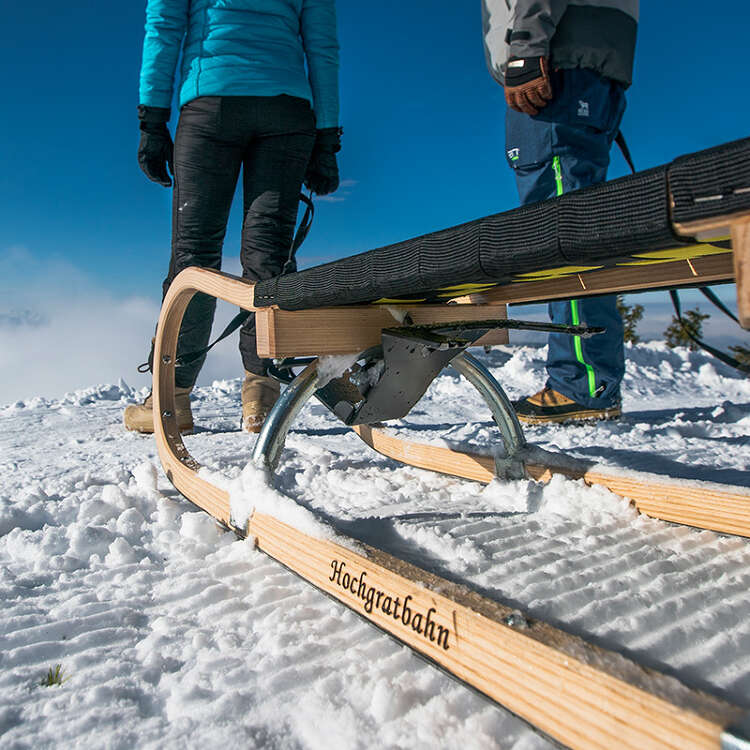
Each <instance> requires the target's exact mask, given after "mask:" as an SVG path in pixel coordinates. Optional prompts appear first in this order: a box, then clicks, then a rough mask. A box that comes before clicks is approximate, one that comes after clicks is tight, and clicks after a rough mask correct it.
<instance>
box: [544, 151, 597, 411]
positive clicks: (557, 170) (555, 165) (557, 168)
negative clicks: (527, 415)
mask: <svg viewBox="0 0 750 750" xmlns="http://www.w3.org/2000/svg"><path fill="white" fill-rule="evenodd" d="M552 171H553V172H554V174H555V187H556V189H557V194H558V195H562V194H563V178H562V165H561V164H560V157H559V156H556V157H555V158H554V159H552ZM570 314H571V318H572V320H573V325H574V326H579V325H581V316H580V315H579V313H578V300H575V299H573V300H571V301H570ZM573 348H574V349H575V353H576V359H577V360H578V361H579V362H580V363H581V364H582V365H583V366H584V367H585V368H586V375H587V377H588V380H589V396H591V398H594V397H595V396H596V373H595V372H594V368H593V367H592V366H591V365H590V364H589V363H588V362H587V361H586V360H585V359H584V358H583V341H582V340H581V337H580V336H575V337H574V338H573Z"/></svg>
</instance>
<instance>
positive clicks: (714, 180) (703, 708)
mask: <svg viewBox="0 0 750 750" xmlns="http://www.w3.org/2000/svg"><path fill="white" fill-rule="evenodd" d="M748 264H750V139H746V140H743V141H738V142H735V143H732V144H727V145H726V146H722V147H718V148H716V149H710V150H708V151H705V152H700V153H698V154H694V155H691V156H688V157H682V158H681V159H678V160H676V161H675V162H673V163H672V164H670V165H667V166H665V167H661V168H657V169H653V170H649V171H647V172H644V173H640V174H637V175H635V176H633V177H628V178H623V179H622V180H616V181H613V182H611V183H605V184H604V185H598V186H595V187H592V188H588V189H586V190H581V191H577V192H574V193H569V194H568V195H565V196H562V197H560V198H557V199H553V200H551V201H545V202H543V203H540V204H537V205H535V206H527V207H523V208H520V209H516V210H514V211H509V212H506V213H503V214H497V215H495V216H490V217H486V218H484V219H479V220H476V221H474V222H469V223H468V224H464V225H462V226H459V227H455V228H452V229H449V230H445V231H443V232H436V233H433V234H430V235H425V236H423V237H420V238H416V239H414V240H409V241H407V242H403V243H399V244H397V245H391V246H388V247H385V248H380V249H378V250H373V251H370V252H368V253H363V254H361V255H357V256H352V257H351V258H346V259H344V260H341V261H336V262H333V263H329V264H326V265H323V266H319V267H316V268H311V269H308V270H305V271H301V272H299V273H294V274H290V275H287V276H281V277H278V278H276V279H271V280H269V281H264V282H260V283H258V284H252V283H249V282H246V281H244V280H242V279H238V278H234V277H231V276H228V275H226V274H222V273H219V272H215V271H207V270H200V269H195V268H192V269H187V270H186V271H183V272H182V273H181V274H180V275H179V276H178V277H177V278H176V279H175V281H174V282H173V284H172V285H171V287H170V289H169V291H168V293H167V295H166V297H165V300H164V304H163V307H162V313H161V316H160V321H159V326H158V330H157V335H156V343H155V357H154V415H155V419H154V421H155V433H156V439H157V445H158V449H159V455H160V458H161V461H162V464H163V466H164V469H165V471H166V473H167V476H168V478H169V479H170V481H171V482H172V483H173V484H174V485H175V487H176V488H177V489H178V490H179V491H180V492H181V493H182V494H184V495H185V496H186V497H187V498H188V499H190V500H191V501H192V502H194V503H195V504H196V505H198V506H199V507H201V508H202V509H204V510H206V511H207V512H209V513H210V514H211V515H213V516H214V517H215V518H217V519H218V520H219V521H220V522H221V523H223V524H225V525H226V526H228V527H230V528H233V529H235V530H236V531H237V533H239V534H241V535H243V536H245V535H247V536H252V537H254V538H255V539H256V541H257V545H258V547H259V548H260V549H262V550H264V551H266V552H267V553H268V554H270V555H271V556H273V557H274V558H276V559H278V560H279V561H280V562H282V563H283V564H285V565H286V566H287V567H289V568H291V569H292V570H294V571H295V572H297V573H299V574H300V575H302V576H303V577H305V578H307V579H308V580H310V581H311V582H312V583H314V584H315V585H316V586H318V587H319V588H321V589H323V590H324V591H327V592H328V593H330V594H332V595H333V596H335V597H336V598H337V599H339V600H341V601H342V602H343V603H345V604H346V605H347V606H350V607H351V608H352V609H354V610H355V611H357V612H359V613H360V614H362V615H363V616H365V617H367V618H368V619H370V620H371V621H372V622H374V623H375V624H376V625H378V626H379V627H381V628H383V629H385V630H387V631H388V632H389V633H391V634H392V635H394V636H395V637H397V638H399V639H401V640H403V641H404V642H405V643H407V644H408V645H410V646H411V647H412V648H414V649H415V650H417V651H419V652H420V653H422V654H424V655H426V656H427V657H428V658H430V659H432V660H434V661H435V662H437V663H438V664H440V665H441V666H443V667H445V668H446V669H447V670H448V671H450V672H451V673H453V674H454V675H456V676H457V677H459V678H460V679H462V680H464V681H466V682H467V683H469V684H471V685H473V686H474V687H476V688H478V689H479V690H480V691H482V692H484V693H485V694H487V695H488V696H490V697H491V698H493V699H494V700H496V701H498V702H499V703H501V704H502V705H504V706H506V707H508V708H509V709H511V710H512V711H514V712H515V713H517V714H519V715H520V716H522V717H524V718H525V719H527V720H528V721H529V722H531V723H532V724H534V725H536V726H538V727H539V728H540V729H542V730H543V731H545V732H547V733H548V734H550V735H551V736H553V737H554V738H556V739H557V740H559V741H561V742H563V743H565V744H567V745H570V746H571V747H582V748H589V747H591V748H594V747H596V748H611V747H632V748H647V747H674V748H688V747H695V748H699V747H700V748H709V747H714V748H718V747H732V748H734V747H737V748H739V747H747V746H748V745H747V744H743V743H748V742H750V739H748V738H750V728H749V727H748V726H747V723H746V724H745V726H744V728H742V727H740V724H741V722H742V721H743V712H742V710H740V709H739V708H737V707H733V706H730V705H728V704H726V703H725V702H722V701H719V700H717V699H716V698H713V697H711V696H708V695H705V694H702V693H698V692H696V691H693V690H690V689H688V688H687V687H685V686H683V685H680V684H679V683H677V682H676V681H675V680H673V679H671V678H666V677H664V676H663V675H660V674H658V673H655V672H651V671H648V670H644V669H642V668H640V667H639V666H638V665H636V664H634V663H633V662H630V661H628V660H626V659H624V658H623V657H621V656H618V655H616V654H613V653H609V652H606V651H603V650H602V649H599V648H596V647H594V646H592V645H590V644H588V643H586V642H584V641H582V640H581V639H579V638H574V637H572V636H570V635H568V634H565V633H563V632H562V631H559V630H556V629H554V628H551V627H549V626H547V625H545V624H543V623H538V622H531V621H528V620H527V619H526V618H525V617H524V616H523V614H519V613H516V612H513V611H511V610H509V609H507V608H504V607H503V606H501V605H499V604H497V603H496V602H492V601H489V600H487V599H484V598H482V597H481V596H479V595H478V594H476V593H473V592H470V591H467V590H465V589H463V588H461V587H458V586H456V585H454V584H452V583H450V582H448V581H445V580H442V579H439V578H437V577H436V576H433V575H432V574H430V573H428V572H426V571H422V570H419V569H417V568H414V567H413V566H410V565H407V564H406V563H404V562H403V561H400V560H397V559H394V558H392V557H389V556H388V555H386V554H384V553H383V552H381V551H379V550H374V549H371V548H367V547H365V548H364V549H363V551H362V552H361V553H356V552H353V551H352V550H351V549H350V548H349V547H348V546H346V547H345V546H342V545H338V544H335V543H332V542H330V541H326V540H321V539H316V538H313V537H311V536H309V535H305V534H302V533H301V532H299V531H298V530H296V529H293V528H291V527H289V526H287V525H285V524H283V523H281V522H280V521H278V520H276V519H274V518H272V517H271V516H268V515H264V514H261V513H257V512H256V513H254V514H253V515H252V516H251V518H250V520H249V522H248V524H247V526H246V527H244V525H243V527H238V525H237V523H236V522H235V520H234V519H233V518H232V515H231V510H230V504H229V497H228V495H227V493H226V492H225V491H224V490H222V489H220V488H218V487H216V486H214V485H212V484H210V483H209V482H207V481H206V480H205V479H203V478H202V477H200V476H198V470H199V468H200V466H199V464H198V463H197V462H196V461H195V459H194V458H193V457H192V456H191V455H190V454H189V452H188V451H187V449H186V448H185V445H184V443H183V441H182V439H181V437H180V434H179V431H178V429H177V423H176V420H175V417H174V413H175V408H174V365H175V357H176V345H177V335H178V332H179V327H180V322H181V320H182V316H183V314H184V311H185V308H186V307H187V304H188V303H189V301H190V299H191V298H192V297H193V295H194V294H195V293H197V292H203V293H206V294H209V295H212V296H214V297H217V298H219V299H223V300H225V301H227V302H229V303H231V304H234V305H237V306H239V307H241V308H243V309H245V310H250V311H254V312H255V313H256V330H257V338H258V352H259V354H260V355H261V356H264V357H272V358H274V359H275V360H276V361H277V374H278V376H279V377H280V378H281V379H285V380H287V381H288V383H289V384H288V386H287V388H286V389H285V390H284V391H283V393H282V396H281V398H280V399H279V401H278V402H277V404H276V406H275V407H274V409H273V411H272V412H271V414H270V415H269V417H268V418H267V420H266V423H265V425H264V427H263V431H262V432H261V434H260V435H259V437H258V440H257V442H256V445H255V449H254V454H253V460H255V461H256V462H258V463H261V464H264V465H266V466H268V467H270V468H272V469H273V468H275V466H276V464H277V462H278V460H279V457H280V454H281V451H282V449H283V445H284V440H285V437H286V434H287V431H288V430H289V428H290V426H291V424H292V422H293V420H294V417H295V415H296V414H297V413H298V412H299V410H300V409H301V408H302V406H303V405H304V404H305V402H306V401H307V400H308V399H309V398H311V397H312V396H313V395H315V396H316V397H317V398H318V399H319V400H321V401H322V402H323V403H324V404H325V405H326V406H327V407H328V408H329V409H330V410H331V411H332V413H334V414H335V415H336V416H337V417H338V418H339V419H340V420H341V421H343V422H344V423H345V424H346V425H348V426H350V427H352V428H353V429H354V430H355V431H356V432H357V434H358V435H359V436H360V437H361V438H362V439H363V440H365V442H367V443H368V444H370V445H371V446H372V447H373V448H374V449H375V450H378V451H380V452H382V453H384V454H386V455H389V456H391V457H393V458H395V459H396V460H399V461H402V462H404V463H407V464H411V465H414V466H421V467H423V468H429V469H433V470H436V471H441V472H444V473H449V474H455V475H457V476H463V477H468V478H471V479H475V480H478V481H489V480H490V479H492V478H493V477H494V476H499V477H507V478H523V477H529V478H533V479H545V478H547V477H549V476H550V475H551V474H552V473H562V474H565V475H567V476H571V477H580V478H582V479H584V481H586V482H589V483H595V484H603V485H605V486H607V487H609V488H610V489H612V490H613V491H614V492H617V493H618V494H622V495H624V496H626V497H629V498H631V499H633V500H634V502H635V503H636V505H637V507H639V509H641V510H642V511H643V512H645V513H648V514H649V515H652V516H655V517H658V518H664V519H666V520H671V521H677V522H680V523H687V524H690V525H694V526H698V527H703V528H709V529H714V530H717V531H723V532H727V533H734V534H742V535H744V536H750V492H748V491H747V489H746V488H736V487H733V488H730V487H720V486H716V485H702V484H700V483H686V482H674V481H670V480H669V479H668V478H658V479H657V478H654V477H652V476H646V475H642V476H635V475H631V474H628V475H620V476H608V475H607V474H606V473H605V472H604V471H603V470H598V469H597V468H596V467H588V466H586V465H583V464H582V463H580V462H579V463H578V464H572V463H571V462H569V461H566V460H565V459H564V457H559V456H558V457H555V456H550V454H543V453H542V452H540V451H538V450H535V449H533V448H531V447H529V446H528V445H527V444H526V441H525V438H524V435H523V431H522V430H521V427H520V425H519V423H518V420H517V418H516V416H515V413H514V412H513V409H512V407H511V406H510V404H509V402H508V399H507V397H506V396H505V394H504V392H503V390H502V388H501V386H500V385H499V384H498V383H497V382H496V381H495V380H494V378H493V377H492V375H491V374H490V373H489V372H488V371H487V370H486V369H485V368H484V367H483V366H482V365H481V363H479V362H478V361H477V360H475V359H474V358H473V357H472V356H471V355H470V354H469V353H468V352H467V351H466V350H467V349H468V348H469V347H471V346H474V345H476V344H482V343H488V342H500V341H503V340H504V339H503V335H504V332H505V331H507V329H508V328H511V327H516V328H518V327H520V328H526V327H529V326H531V325H535V327H540V328H541V329H542V330H551V329H552V328H551V326H547V325H545V324H525V323H523V322H518V321H509V320H507V317H506V304H509V303H510V304H512V303H515V302H529V301H543V300H548V299H553V298H556V297H563V298H564V297H570V296H576V297H580V296H584V295H586V294H602V293H611V292H620V291H634V290H644V289H653V288H677V287H685V286H702V285H705V284H708V283H717V282H731V281H735V282H736V286H737V297H738V309H739V318H740V321H741V323H742V325H743V326H744V327H750V278H748V274H749V273H750V271H749V270H748ZM478 295H481V302H479V301H478V300H479V299H480V297H479V296H478ZM448 301H451V302H453V304H446V303H447V302H448ZM556 330H557V329H556ZM566 332H568V333H573V334H575V335H596V331H595V330H590V329H583V328H581V327H569V329H568V330H567V331H566ZM337 354H354V355H356V364H355V365H354V366H353V367H352V368H351V370H350V372H349V375H348V377H347V378H345V379H342V378H332V379H331V378H330V376H328V375H325V376H324V375H323V374H322V373H321V368H319V361H320V357H322V356H324V355H337ZM310 357H312V358H313V359H312V360H309V359H305V358H310ZM352 359H354V357H352ZM448 364H450V365H451V366H453V367H454V368H455V369H457V370H458V372H459V373H461V374H462V375H463V376H464V377H466V379H467V380H468V381H469V382H470V383H471V384H472V385H473V386H474V387H475V388H476V389H477V390H478V391H479V393H480V394H481V396H482V398H483V399H484V401H485V402H486V403H487V405H488V406H489V408H490V411H491V413H492V416H493V418H494V420H495V422H496V424H497V426H498V428H499V431H500V434H501V437H502V444H503V447H504V450H503V451H502V452H498V453H497V455H492V456H489V455H481V454H472V453H463V452H460V451H455V450H450V449H448V448H443V447H439V446H430V445H421V446H420V445H418V444H415V443H410V442H406V441H403V440H400V439H399V438H398V437H397V436H393V435H392V434H390V433H389V432H387V431H384V430H383V429H382V428H380V427H378V425H379V424H380V423H381V422H384V421H387V420H390V419H398V418H400V417H403V416H405V415H406V414H407V413H408V412H409V410H410V409H411V408H412V406H413V405H414V404H415V403H416V402H417V401H418V399H419V398H420V397H421V395H422V394H423V393H424V392H425V390H426V389H427V387H428V386H429V384H430V382H431V381H432V380H433V379H434V377H435V376H436V375H437V374H438V373H439V372H440V371H441V370H442V369H443V367H445V366H446V365H448ZM302 366H303V367H304V369H303V370H302V372H301V373H300V374H298V375H294V369H295V368H299V367H302ZM407 610H408V615H407Z"/></svg>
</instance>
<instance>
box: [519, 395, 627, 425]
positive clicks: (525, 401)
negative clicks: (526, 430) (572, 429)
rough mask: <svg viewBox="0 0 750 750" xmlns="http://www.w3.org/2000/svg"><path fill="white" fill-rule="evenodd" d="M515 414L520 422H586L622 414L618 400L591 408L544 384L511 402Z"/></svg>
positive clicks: (616, 417) (613, 417) (615, 417)
mask: <svg viewBox="0 0 750 750" xmlns="http://www.w3.org/2000/svg"><path fill="white" fill-rule="evenodd" d="M513 408H514V409H515V411H516V415H517V416H518V418H519V419H520V420H521V421H522V422H528V423H529V424H543V423H545V422H561V423H564V422H586V421H589V420H596V419H619V418H620V416H621V415H622V410H621V408H620V404H619V402H617V403H614V404H612V405H611V406H605V407H601V408H598V409H592V408H590V407H587V406H582V405H581V404H578V403H576V402H575V401H573V400H572V399H569V398H568V397H567V396H563V394H562V393H558V392H557V391H555V390H553V389H552V388H547V387H546V386H545V387H544V388H542V390H541V391H539V393H535V394H534V395H533V396H527V397H526V398H522V399H521V400H520V401H514V402H513Z"/></svg>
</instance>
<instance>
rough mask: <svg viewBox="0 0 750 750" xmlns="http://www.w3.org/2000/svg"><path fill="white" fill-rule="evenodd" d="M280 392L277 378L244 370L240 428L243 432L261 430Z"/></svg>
mask: <svg viewBox="0 0 750 750" xmlns="http://www.w3.org/2000/svg"><path fill="white" fill-rule="evenodd" d="M280 392H281V386H280V385H279V383H278V381H277V380H274V379H273V378H269V377H265V376H263V375H255V374H254V373H252V372H248V371H247V370H245V382H244V383H243V384H242V429H243V430H244V431H245V432H260V431H261V429H262V428H263V422H264V421H265V419H266V417H267V416H268V413H269V412H270V411H271V409H272V408H273V405H274V404H275V403H276V400H277V399H278V397H279V393H280Z"/></svg>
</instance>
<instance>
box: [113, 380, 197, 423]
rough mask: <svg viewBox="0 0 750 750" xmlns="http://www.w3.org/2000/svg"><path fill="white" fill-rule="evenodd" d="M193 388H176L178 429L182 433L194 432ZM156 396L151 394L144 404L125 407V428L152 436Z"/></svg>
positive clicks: (123, 418)
mask: <svg viewBox="0 0 750 750" xmlns="http://www.w3.org/2000/svg"><path fill="white" fill-rule="evenodd" d="M191 390H193V389H192V388H175V389H174V392H175V407H176V410H177V415H176V416H177V427H178V428H179V430H180V432H192V431H193V412H192V411H190V391H191ZM153 409H154V396H153V393H149V394H148V396H147V397H146V400H145V401H144V402H143V403H142V404H130V406H126V407H125V412H124V414H123V415H122V420H123V422H124V423H125V428H126V429H128V430H133V431H134V432H143V433H146V434H151V433H152V432H153V431H154V411H153Z"/></svg>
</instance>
